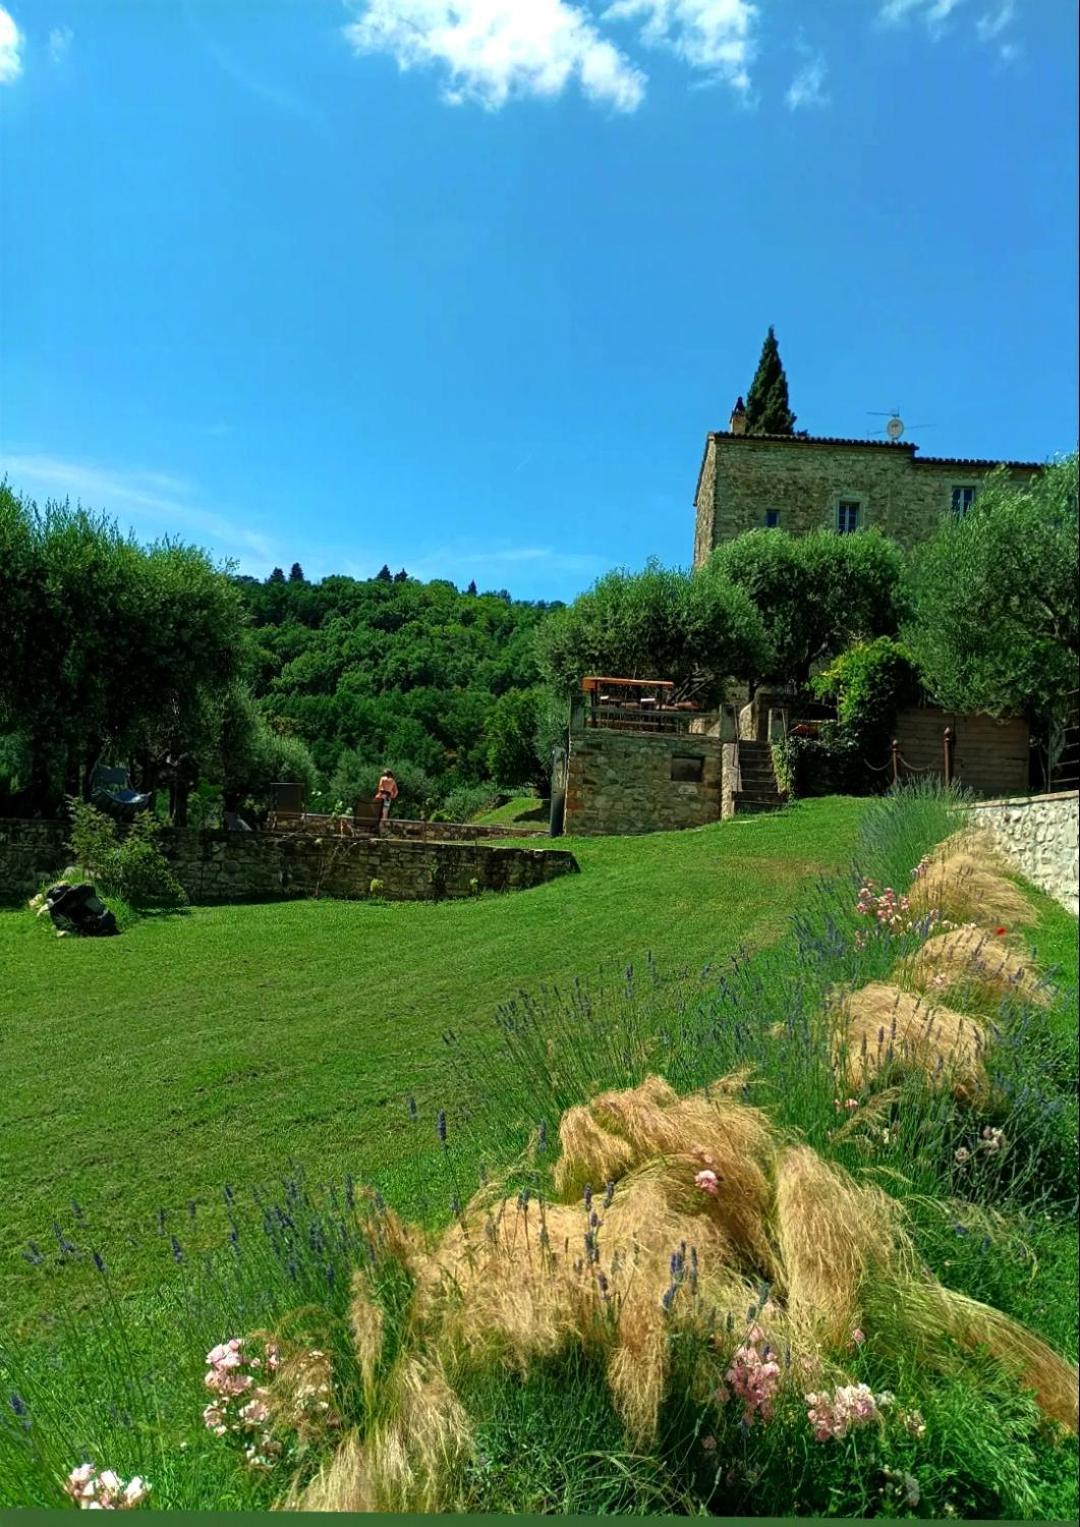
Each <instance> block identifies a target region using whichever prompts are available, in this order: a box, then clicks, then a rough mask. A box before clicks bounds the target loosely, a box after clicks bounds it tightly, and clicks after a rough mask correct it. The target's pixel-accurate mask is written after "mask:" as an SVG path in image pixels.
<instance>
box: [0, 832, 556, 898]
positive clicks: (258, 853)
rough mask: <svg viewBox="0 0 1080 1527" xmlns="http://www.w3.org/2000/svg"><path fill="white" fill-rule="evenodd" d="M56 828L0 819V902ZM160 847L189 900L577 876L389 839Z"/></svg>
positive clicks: (44, 867)
mask: <svg viewBox="0 0 1080 1527" xmlns="http://www.w3.org/2000/svg"><path fill="white" fill-rule="evenodd" d="M66 836H67V829H66V827H65V826H64V825H63V824H62V823H59V822H18V821H3V820H0V901H8V902H11V901H19V900H21V899H23V898H24V897H26V896H30V895H32V894H33V893H34V892H35V891H36V890H38V889H39V887H40V886H41V884H42V882H43V881H45V880H47V879H48V878H49V876H51V875H55V874H57V873H58V872H59V871H61V870H62V869H63V868H64V867H65V866H66V865H67V864H68V862H69V858H70V856H69V853H68V851H67V849H66V848H65V846H64V842H65V838H66ZM161 847H162V850H163V852H164V853H165V855H166V857H167V858H168V860H169V862H170V864H171V865H172V868H173V870H174V872H175V873H176V875H177V878H178V879H179V880H180V883H181V884H182V885H183V887H184V889H185V891H187V893H188V895H189V896H190V898H191V900H192V901H193V902H196V903H199V902H237V901H267V900H280V899H282V898H288V897H310V896H334V897H341V898H343V899H350V898H354V897H363V896H369V895H371V894H373V893H372V890H371V884H372V881H376V880H377V881H380V882H381V886H380V887H378V888H377V890H376V892H375V893H374V894H377V895H379V896H382V897H385V898H386V899H387V900H389V901H433V900H440V899H442V898H443V897H457V896H471V895H475V894H476V893H477V892H478V891H519V890H525V889H527V888H529V887H531V886H536V885H542V884H544V883H545V882H546V881H549V880H554V879H556V878H557V877H558V876H560V875H567V874H573V873H576V871H577V868H578V866H577V861H576V860H575V859H574V856H573V855H572V854H570V853H567V852H566V851H565V850H557V849H549V848H511V847H501V846H500V847H496V846H494V845H492V844H486V843H476V842H472V843H469V842H463V843H448V842H437V841H428V842H413V841H409V840H406V839H392V838H376V837H367V838H323V839H318V838H312V837H307V836H305V835H303V834H300V833H282V834H273V833H246V832H244V833H241V832H196V831H194V830H187V829H180V828H171V829H166V830H165V831H164V832H162V834H161Z"/></svg>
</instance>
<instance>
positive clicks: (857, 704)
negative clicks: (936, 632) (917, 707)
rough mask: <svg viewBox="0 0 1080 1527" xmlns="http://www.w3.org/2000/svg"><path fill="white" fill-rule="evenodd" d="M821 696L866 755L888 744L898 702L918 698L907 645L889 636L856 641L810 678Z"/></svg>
mask: <svg viewBox="0 0 1080 1527" xmlns="http://www.w3.org/2000/svg"><path fill="white" fill-rule="evenodd" d="M810 687H811V689H812V690H813V691H814V693H815V695H817V696H818V698H819V699H822V700H832V701H835V703H836V719H837V722H838V723H839V725H840V727H841V728H842V729H843V731H844V732H846V733H847V734H848V735H849V736H851V737H853V738H856V739H858V741H860V742H861V743H862V745H863V747H864V749H865V750H866V751H867V753H868V754H870V755H871V756H876V755H877V754H879V753H881V752H883V750H884V749H886V748H887V747H888V745H889V741H890V739H891V737H892V733H893V729H894V726H895V723H896V713H897V711H898V709H899V708H900V706H902V705H913V704H915V703H916V702H917V701H918V699H919V698H920V693H921V686H920V683H919V677H918V674H917V672H916V670H915V665H914V662H913V661H912V657H911V654H910V652H909V651H908V649H907V648H906V647H905V646H904V645H903V644H902V643H901V642H896V641H893V640H892V638H891V637H888V636H879V637H878V639H877V640H876V641H872V642H857V643H856V644H855V646H853V647H849V648H848V649H847V651H846V652H842V653H841V654H840V656H839V657H838V658H836V659H835V661H833V662H832V663H830V664H829V666H828V668H826V669H825V670H824V672H823V673H819V674H818V675H817V676H816V677H815V678H813V679H812V680H811V683H810Z"/></svg>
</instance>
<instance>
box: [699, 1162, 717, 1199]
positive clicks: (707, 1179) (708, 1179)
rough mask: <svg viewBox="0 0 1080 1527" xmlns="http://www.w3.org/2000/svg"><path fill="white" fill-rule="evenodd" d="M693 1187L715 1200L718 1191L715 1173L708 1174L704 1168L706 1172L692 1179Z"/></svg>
mask: <svg viewBox="0 0 1080 1527" xmlns="http://www.w3.org/2000/svg"><path fill="white" fill-rule="evenodd" d="M694 1187H695V1188H700V1189H701V1191H702V1192H703V1193H708V1194H710V1195H711V1196H712V1197H713V1198H715V1197H716V1195H717V1193H718V1192H719V1191H720V1183H719V1180H718V1178H717V1176H716V1173H715V1172H710V1171H709V1170H708V1168H706V1170H705V1171H703V1172H698V1174H697V1176H696V1177H695V1178H694Z"/></svg>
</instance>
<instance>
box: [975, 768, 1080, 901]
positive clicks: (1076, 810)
mask: <svg viewBox="0 0 1080 1527" xmlns="http://www.w3.org/2000/svg"><path fill="white" fill-rule="evenodd" d="M971 815H972V819H973V821H974V822H975V823H977V825H978V826H979V827H983V828H985V829H986V830H987V831H988V832H989V833H991V834H992V836H993V837H994V839H995V840H996V842H997V844H998V846H999V847H1000V849H1001V850H1002V852H1003V853H1004V854H1006V855H1007V857H1008V858H1009V859H1010V860H1011V861H1012V863H1013V864H1015V866H1016V868H1017V869H1018V870H1019V871H1020V873H1021V874H1022V875H1026V877H1027V878H1028V880H1030V881H1031V882H1032V884H1033V885H1037V886H1038V887H1039V888H1040V889H1041V890H1044V891H1046V892H1047V893H1048V894H1049V895H1051V896H1053V897H1055V898H1056V899H1057V900H1058V901H1060V902H1061V904H1062V906H1064V907H1067V908H1068V909H1069V911H1070V912H1071V913H1072V914H1073V915H1074V916H1076V915H1077V912H1078V911H1080V862H1078V860H1080V853H1078V843H1080V794H1078V792H1077V791H1075V790H1065V791H1063V792H1061V793H1060V794H1058V795H1034V796H1030V797H1029V798H1028V799H1027V800H1020V801H1018V800H1012V801H980V802H979V803H978V805H977V806H973V807H972V808H971Z"/></svg>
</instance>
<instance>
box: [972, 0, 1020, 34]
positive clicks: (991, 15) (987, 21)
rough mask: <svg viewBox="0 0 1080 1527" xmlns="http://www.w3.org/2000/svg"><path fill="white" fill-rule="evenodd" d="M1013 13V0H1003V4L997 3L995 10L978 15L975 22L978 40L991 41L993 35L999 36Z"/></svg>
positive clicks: (1014, 11) (1013, 15) (1014, 7)
mask: <svg viewBox="0 0 1080 1527" xmlns="http://www.w3.org/2000/svg"><path fill="white" fill-rule="evenodd" d="M1015 15H1016V6H1015V5H1014V4H1013V0H1005V3H1004V5H999V6H998V8H997V10H996V11H987V13H986V15H985V16H980V17H979V19H978V21H977V22H976V23H975V30H976V31H977V32H978V34H979V41H980V42H993V41H994V38H995V37H1000V36H1001V34H1002V32H1004V30H1005V28H1006V27H1007V26H1009V25H1010V24H1011V23H1012V21H1013V18H1014V17H1015Z"/></svg>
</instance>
